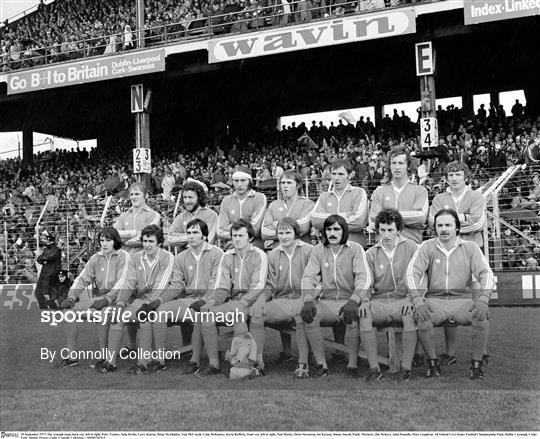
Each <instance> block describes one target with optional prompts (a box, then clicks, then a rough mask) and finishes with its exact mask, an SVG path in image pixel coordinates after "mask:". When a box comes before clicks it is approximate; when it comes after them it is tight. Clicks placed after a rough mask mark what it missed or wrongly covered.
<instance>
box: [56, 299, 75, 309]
mask: <svg viewBox="0 0 540 439" xmlns="http://www.w3.org/2000/svg"><path fill="white" fill-rule="evenodd" d="M73 305H75V301H74V300H73V299H69V298H67V299H65V300H63V301H62V303H61V305H60V308H62V309H70V308H73Z"/></svg>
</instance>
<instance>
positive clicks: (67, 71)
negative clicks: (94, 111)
mask: <svg viewBox="0 0 540 439" xmlns="http://www.w3.org/2000/svg"><path fill="white" fill-rule="evenodd" d="M164 70H165V51H164V49H159V50H148V51H144V52H133V53H127V54H125V55H119V56H111V57H108V56H106V57H99V58H93V59H89V60H87V61H80V62H76V63H66V64H58V65H52V66H50V67H45V68H41V69H32V70H27V71H23V72H16V73H10V74H9V75H8V77H7V85H8V88H7V92H8V95H9V94H16V93H26V92H30V91H36V90H43V89H48V88H56V87H66V86H68V85H75V84H84V83H87V82H96V81H104V80H107V79H115V78H123V77H126V76H135V75H143V74H146V73H154V72H162V71H164Z"/></svg>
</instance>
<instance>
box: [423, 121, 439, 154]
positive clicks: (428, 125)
mask: <svg viewBox="0 0 540 439" xmlns="http://www.w3.org/2000/svg"><path fill="white" fill-rule="evenodd" d="M420 142H421V146H422V148H435V147H436V146H437V145H438V144H439V129H438V127H437V119H436V118H434V117H424V118H422V119H420Z"/></svg>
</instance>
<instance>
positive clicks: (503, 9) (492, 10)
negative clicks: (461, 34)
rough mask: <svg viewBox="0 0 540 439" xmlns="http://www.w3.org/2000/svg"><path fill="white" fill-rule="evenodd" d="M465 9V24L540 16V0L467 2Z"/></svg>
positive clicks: (477, 0)
mask: <svg viewBox="0 0 540 439" xmlns="http://www.w3.org/2000/svg"><path fill="white" fill-rule="evenodd" d="M463 7H464V13H465V24H477V23H487V22H489V21H497V20H507V19H509V18H520V17H527V16H530V15H538V14H540V0H467V1H465V2H463Z"/></svg>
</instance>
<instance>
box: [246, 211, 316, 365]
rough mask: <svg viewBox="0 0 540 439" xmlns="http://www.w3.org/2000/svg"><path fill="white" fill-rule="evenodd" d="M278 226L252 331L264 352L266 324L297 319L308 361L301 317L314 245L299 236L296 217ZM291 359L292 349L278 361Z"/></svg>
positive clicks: (299, 338) (254, 308)
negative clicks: (305, 277)
mask: <svg viewBox="0 0 540 439" xmlns="http://www.w3.org/2000/svg"><path fill="white" fill-rule="evenodd" d="M276 230H277V237H278V240H279V246H278V247H276V248H275V249H274V250H272V251H271V252H270V253H268V280H267V281H266V288H265V289H264V293H263V294H261V295H260V296H259V297H258V298H257V300H256V301H255V303H254V304H253V305H252V306H251V308H250V310H249V314H250V316H251V320H250V331H251V335H252V336H253V338H254V339H255V342H256V344H257V348H258V350H259V352H260V353H262V354H263V355H264V347H265V324H271V325H287V324H292V323H294V321H295V320H296V336H297V344H298V352H299V356H300V357H301V358H304V357H305V361H304V363H305V364H307V355H308V351H309V347H308V344H307V338H306V334H305V331H304V330H303V329H304V328H303V322H302V321H301V320H300V319H299V318H298V317H299V313H300V309H301V307H302V300H301V298H302V274H303V273H304V269H305V268H306V266H307V263H308V261H309V259H310V257H311V252H312V250H313V246H312V245H311V244H307V243H305V242H303V241H302V240H301V239H300V233H301V231H300V230H301V229H300V225H299V224H298V222H297V221H296V220H295V219H294V218H291V217H285V218H281V219H280V220H279V221H278V222H277V224H276ZM292 359H293V357H292V355H291V354H290V353H288V352H287V353H286V352H280V354H279V357H278V361H277V363H283V362H286V361H291V360H292ZM261 367H262V365H261Z"/></svg>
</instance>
